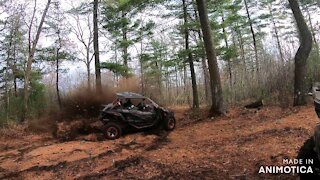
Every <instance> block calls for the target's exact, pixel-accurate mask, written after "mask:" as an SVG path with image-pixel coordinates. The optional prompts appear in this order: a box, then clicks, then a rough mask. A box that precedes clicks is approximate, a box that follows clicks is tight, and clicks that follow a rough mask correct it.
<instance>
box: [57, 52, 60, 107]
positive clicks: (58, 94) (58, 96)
mask: <svg viewBox="0 0 320 180" xmlns="http://www.w3.org/2000/svg"><path fill="white" fill-rule="evenodd" d="M59 51H60V48H57V52H56V53H57V54H56V91H57V99H58V104H59V108H61V98H60V90H59V55H60V54H59V53H60V52H59Z"/></svg>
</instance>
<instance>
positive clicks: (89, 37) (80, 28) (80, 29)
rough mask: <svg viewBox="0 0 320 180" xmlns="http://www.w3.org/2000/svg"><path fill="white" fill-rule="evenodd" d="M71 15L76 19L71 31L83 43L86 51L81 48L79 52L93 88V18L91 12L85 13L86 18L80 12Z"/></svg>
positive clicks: (71, 25)
mask: <svg viewBox="0 0 320 180" xmlns="http://www.w3.org/2000/svg"><path fill="white" fill-rule="evenodd" d="M70 16H71V17H72V18H73V19H74V21H75V24H72V23H69V24H70V27H71V32H72V33H73V34H74V35H76V38H77V40H78V41H79V42H80V43H81V44H82V45H83V48H84V49H85V52H83V51H82V49H79V53H80V54H81V56H82V57H83V58H81V59H80V60H81V61H82V62H84V63H85V65H86V69H87V75H88V78H87V83H88V88H89V90H90V89H91V77H90V74H91V70H90V64H91V62H92V60H93V57H94V54H92V53H91V51H92V45H93V30H92V21H91V20H92V18H90V14H86V15H84V17H85V19H83V18H81V17H80V15H79V14H78V13H72V14H70Z"/></svg>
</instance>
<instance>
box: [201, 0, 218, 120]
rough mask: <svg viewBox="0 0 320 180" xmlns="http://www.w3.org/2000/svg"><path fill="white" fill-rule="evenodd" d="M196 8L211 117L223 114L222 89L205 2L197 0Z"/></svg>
mask: <svg viewBox="0 0 320 180" xmlns="http://www.w3.org/2000/svg"><path fill="white" fill-rule="evenodd" d="M197 6H198V12H199V19H200V24H201V29H202V33H203V41H204V45H205V49H206V54H207V58H208V67H209V73H210V85H211V94H212V96H211V98H212V106H211V110H210V113H211V115H214V114H222V113H224V108H223V96H222V87H221V80H220V73H219V67H218V62H217V56H216V52H215V46H214V43H213V38H212V31H211V27H210V22H209V19H208V10H207V3H206V0H197Z"/></svg>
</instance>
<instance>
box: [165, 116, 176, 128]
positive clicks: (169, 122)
mask: <svg viewBox="0 0 320 180" xmlns="http://www.w3.org/2000/svg"><path fill="white" fill-rule="evenodd" d="M175 127H176V119H175V118H174V117H169V118H166V119H165V121H164V129H165V130H167V131H172V130H174V128H175Z"/></svg>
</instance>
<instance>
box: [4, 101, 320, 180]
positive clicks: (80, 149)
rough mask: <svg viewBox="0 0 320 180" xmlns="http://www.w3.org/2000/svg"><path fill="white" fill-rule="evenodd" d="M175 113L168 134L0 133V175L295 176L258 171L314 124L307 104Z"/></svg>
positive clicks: (292, 150) (276, 161) (288, 152)
mask: <svg viewBox="0 0 320 180" xmlns="http://www.w3.org/2000/svg"><path fill="white" fill-rule="evenodd" d="M174 111H175V115H176V118H177V122H178V126H177V128H176V130H174V131H173V132H171V133H169V134H167V133H157V134H153V133H142V132H140V133H134V134H128V135H125V136H124V137H122V138H120V139H118V140H115V141H107V140H104V141H95V138H91V139H92V140H91V141H90V138H88V137H86V138H84V139H78V140H73V141H66V142H61V141H59V140H57V139H55V138H53V137H52V136H51V135H49V134H40V135H39V134H38V135H36V134H28V133H24V134H23V135H22V136H20V135H16V136H13V137H4V136H2V137H0V179H297V176H296V175H261V174H260V175H259V174H258V170H259V167H260V166H261V165H282V160H283V158H294V157H296V155H297V152H298V150H299V147H300V146H301V145H302V144H303V142H304V141H305V140H306V139H308V138H309V136H310V135H311V134H312V133H313V127H314V126H315V124H316V123H317V121H318V120H317V117H316V115H315V113H314V110H313V107H312V106H309V107H303V108H289V109H281V108H279V107H264V108H262V109H261V110H259V111H257V110H245V109H242V108H232V109H231V111H230V113H229V114H228V116H227V117H220V118H214V119H211V118H204V115H205V111H200V112H196V113H192V112H190V111H189V110H188V108H187V107H178V108H174ZM89 136H90V135H89Z"/></svg>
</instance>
